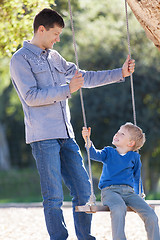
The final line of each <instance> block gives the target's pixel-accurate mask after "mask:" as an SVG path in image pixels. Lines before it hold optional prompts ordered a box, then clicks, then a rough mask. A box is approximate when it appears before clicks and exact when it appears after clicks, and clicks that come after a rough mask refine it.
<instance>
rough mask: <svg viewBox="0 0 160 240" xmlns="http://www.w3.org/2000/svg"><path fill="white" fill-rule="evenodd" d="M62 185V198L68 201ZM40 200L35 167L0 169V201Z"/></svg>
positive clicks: (38, 182) (69, 198) (65, 189)
mask: <svg viewBox="0 0 160 240" xmlns="http://www.w3.org/2000/svg"><path fill="white" fill-rule="evenodd" d="M63 187H64V200H65V201H70V200H71V197H70V195H69V190H68V189H67V188H66V187H65V186H63ZM11 202H16V203H18V202H42V197H41V190H40V180H39V175H38V172H37V170H36V169H21V170H18V169H12V170H10V171H0V203H11Z"/></svg>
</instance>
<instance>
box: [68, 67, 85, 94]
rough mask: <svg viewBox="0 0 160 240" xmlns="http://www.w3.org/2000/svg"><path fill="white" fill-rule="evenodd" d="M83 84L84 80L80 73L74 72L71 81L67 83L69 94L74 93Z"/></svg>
mask: <svg viewBox="0 0 160 240" xmlns="http://www.w3.org/2000/svg"><path fill="white" fill-rule="evenodd" d="M83 84H84V78H83V77H82V73H79V72H78V71H76V73H75V75H74V77H73V78H72V79H71V81H70V83H69V89H70V93H74V92H76V91H78V90H79V89H80V88H81V87H82V86H83Z"/></svg>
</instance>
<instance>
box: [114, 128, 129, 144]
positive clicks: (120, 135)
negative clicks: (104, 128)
mask: <svg viewBox="0 0 160 240" xmlns="http://www.w3.org/2000/svg"><path fill="white" fill-rule="evenodd" d="M130 142H131V136H130V134H129V132H128V130H127V129H126V128H125V127H124V126H122V127H120V129H119V130H118V132H117V133H116V134H115V135H114V137H113V141H112V144H113V145H115V146H116V147H121V148H123V147H124V148H126V147H129V146H130Z"/></svg>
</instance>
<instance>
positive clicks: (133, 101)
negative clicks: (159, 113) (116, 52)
mask: <svg viewBox="0 0 160 240" xmlns="http://www.w3.org/2000/svg"><path fill="white" fill-rule="evenodd" d="M125 12H126V27H127V42H128V52H129V56H130V59H131V45H130V33H129V23H128V10H127V0H125ZM130 82H131V94H132V107H133V120H134V125H137V120H136V108H135V97H134V86H133V75H132V73H130Z"/></svg>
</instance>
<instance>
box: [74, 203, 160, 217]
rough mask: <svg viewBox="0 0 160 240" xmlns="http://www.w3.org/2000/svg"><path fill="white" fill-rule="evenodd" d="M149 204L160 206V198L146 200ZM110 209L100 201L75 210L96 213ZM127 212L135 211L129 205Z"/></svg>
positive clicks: (152, 206)
mask: <svg viewBox="0 0 160 240" xmlns="http://www.w3.org/2000/svg"><path fill="white" fill-rule="evenodd" d="M146 202H147V204H148V205H149V206H150V207H151V208H153V209H155V207H156V206H160V200H146ZM109 211H110V209H109V207H108V206H103V205H101V204H99V203H97V204H95V205H87V204H86V205H82V206H76V207H75V212H86V213H88V214H91V213H96V212H109ZM127 212H135V211H134V210H133V209H132V208H130V207H127Z"/></svg>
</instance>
